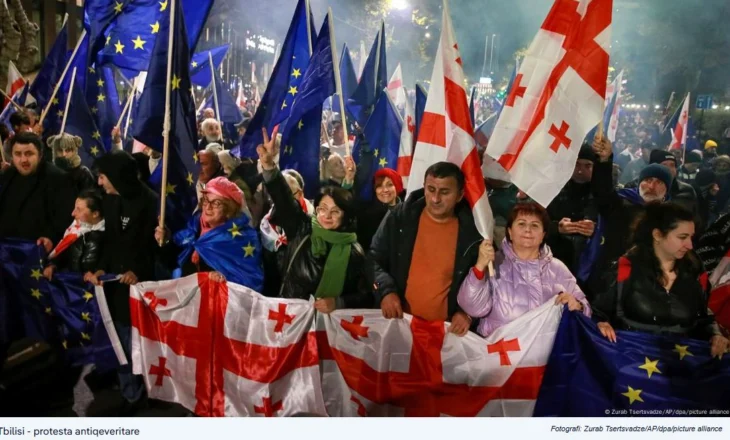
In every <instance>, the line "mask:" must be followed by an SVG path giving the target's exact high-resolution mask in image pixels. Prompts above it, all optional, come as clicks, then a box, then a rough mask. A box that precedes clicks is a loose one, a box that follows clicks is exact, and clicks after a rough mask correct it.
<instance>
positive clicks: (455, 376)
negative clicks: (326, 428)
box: [317, 299, 563, 417]
mask: <svg viewBox="0 0 730 440" xmlns="http://www.w3.org/2000/svg"><path fill="white" fill-rule="evenodd" d="M562 310H563V309H562V306H556V305H555V300H554V299H551V300H550V301H548V302H547V303H545V304H544V305H543V306H541V307H539V308H537V309H534V310H532V311H530V312H528V313H526V314H524V315H523V316H521V317H519V318H518V319H516V320H515V321H513V322H511V323H509V324H507V325H505V326H504V327H501V328H499V329H498V330H497V331H495V332H494V333H493V334H491V335H490V336H489V337H488V338H486V339H483V338H481V337H479V336H477V335H475V334H474V333H469V334H468V335H466V336H464V337H458V336H455V335H453V334H451V333H448V332H447V330H448V326H449V324H447V323H444V322H427V321H424V320H422V319H419V318H414V317H412V316H410V315H406V316H405V317H404V318H403V319H385V318H383V316H382V313H381V312H380V311H379V310H338V311H335V312H334V313H332V314H330V315H318V317H317V319H318V322H317V328H318V330H320V331H319V332H318V333H317V337H318V338H317V341H318V345H319V353H320V358H321V362H322V364H321V369H322V386H323V387H324V396H325V402H326V404H327V413H328V414H329V415H330V416H345V417H357V416H360V417H366V416H424V417H434V416H453V417H474V416H508V417H515V416H531V415H532V412H533V409H534V407H535V401H536V399H537V396H538V393H539V390H540V385H541V383H542V378H543V375H544V372H545V365H546V364H547V361H548V358H549V356H550V352H551V351H552V347H553V342H554V341H555V335H556V334H557V331H558V325H559V324H560V317H561V313H562ZM321 330H325V332H322V331H321Z"/></svg>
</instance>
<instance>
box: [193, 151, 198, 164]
mask: <svg viewBox="0 0 730 440" xmlns="http://www.w3.org/2000/svg"><path fill="white" fill-rule="evenodd" d="M193 162H195V163H198V153H195V152H193Z"/></svg>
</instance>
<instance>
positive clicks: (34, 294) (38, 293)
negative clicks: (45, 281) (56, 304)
mask: <svg viewBox="0 0 730 440" xmlns="http://www.w3.org/2000/svg"><path fill="white" fill-rule="evenodd" d="M30 296H32V297H33V298H35V299H41V297H42V296H43V294H42V293H41V291H40V290H38V289H30Z"/></svg>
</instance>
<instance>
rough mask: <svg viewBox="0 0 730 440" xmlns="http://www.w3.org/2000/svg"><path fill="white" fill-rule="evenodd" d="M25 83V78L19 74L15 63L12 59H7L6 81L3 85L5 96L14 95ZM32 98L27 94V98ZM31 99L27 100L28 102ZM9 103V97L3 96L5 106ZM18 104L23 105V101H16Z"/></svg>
mask: <svg viewBox="0 0 730 440" xmlns="http://www.w3.org/2000/svg"><path fill="white" fill-rule="evenodd" d="M24 85H25V79H24V78H23V75H21V73H20V71H19V70H18V68H17V67H15V64H14V63H13V62H12V61H8V82H7V85H6V86H5V95H6V96H13V97H14V96H15V94H16V93H17V92H18V91H20V89H22V88H23V86H24ZM30 98H32V97H31V96H30V95H28V99H30ZM30 102H32V101H29V102H28V103H30ZM9 103H10V99H8V98H5V106H7V105H8V104H9ZM16 103H17V104H18V105H25V104H24V103H19V102H16Z"/></svg>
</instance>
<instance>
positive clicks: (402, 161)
mask: <svg viewBox="0 0 730 440" xmlns="http://www.w3.org/2000/svg"><path fill="white" fill-rule="evenodd" d="M412 165H413V156H399V157H398V165H397V167H396V171H398V174H400V175H401V176H402V177H408V176H410V175H411V166H412Z"/></svg>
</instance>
